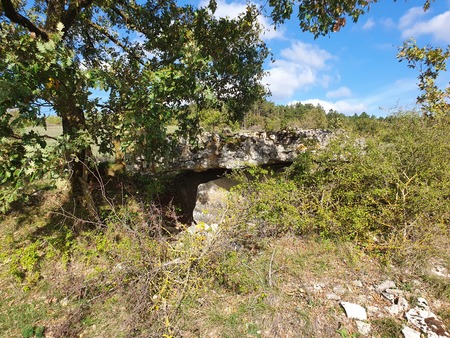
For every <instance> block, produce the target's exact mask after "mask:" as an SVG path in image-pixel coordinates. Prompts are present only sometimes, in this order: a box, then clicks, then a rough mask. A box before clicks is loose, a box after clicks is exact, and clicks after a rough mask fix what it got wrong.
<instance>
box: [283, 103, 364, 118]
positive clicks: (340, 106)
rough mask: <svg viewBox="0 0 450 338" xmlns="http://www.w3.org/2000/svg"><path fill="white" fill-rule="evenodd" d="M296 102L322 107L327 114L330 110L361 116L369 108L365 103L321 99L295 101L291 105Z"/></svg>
mask: <svg viewBox="0 0 450 338" xmlns="http://www.w3.org/2000/svg"><path fill="white" fill-rule="evenodd" d="M296 102H300V103H302V104H312V105H314V106H318V105H320V106H321V107H322V108H323V109H324V110H325V111H326V112H327V113H328V112H329V111H330V109H333V110H336V111H337V112H339V113H342V114H346V115H353V114H355V113H356V114H361V113H362V112H364V111H366V110H367V106H366V105H365V104H364V103H356V102H354V101H353V100H351V101H345V100H339V101H335V102H332V101H325V100H320V99H310V100H304V101H294V102H291V103H292V104H294V103H296Z"/></svg>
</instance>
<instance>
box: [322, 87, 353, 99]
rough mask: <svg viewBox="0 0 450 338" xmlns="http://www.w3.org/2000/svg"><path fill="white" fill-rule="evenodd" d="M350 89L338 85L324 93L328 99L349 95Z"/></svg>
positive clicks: (350, 93) (350, 94)
mask: <svg viewBox="0 0 450 338" xmlns="http://www.w3.org/2000/svg"><path fill="white" fill-rule="evenodd" d="M352 94H353V93H352V91H351V89H350V88H348V87H339V88H338V89H336V90H331V91H328V92H327V93H326V97H327V98H329V99H335V98H338V97H350V96H352Z"/></svg>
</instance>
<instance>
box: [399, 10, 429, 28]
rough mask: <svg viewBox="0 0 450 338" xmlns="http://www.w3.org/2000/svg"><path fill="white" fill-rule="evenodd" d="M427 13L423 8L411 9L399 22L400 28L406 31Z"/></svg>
mask: <svg viewBox="0 0 450 338" xmlns="http://www.w3.org/2000/svg"><path fill="white" fill-rule="evenodd" d="M424 15H425V12H424V10H423V8H422V7H412V8H410V9H409V10H408V11H407V12H406V13H405V14H404V15H403V16H402V17H401V18H400V20H399V22H398V27H399V28H400V29H401V30H404V29H406V28H408V27H410V26H411V25H412V24H414V23H415V22H416V21H417V20H418V19H419V18H421V17H423V16H424Z"/></svg>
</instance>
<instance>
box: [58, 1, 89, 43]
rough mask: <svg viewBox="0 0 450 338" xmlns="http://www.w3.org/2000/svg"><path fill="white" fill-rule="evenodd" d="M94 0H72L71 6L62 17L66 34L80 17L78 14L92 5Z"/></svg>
mask: <svg viewBox="0 0 450 338" xmlns="http://www.w3.org/2000/svg"><path fill="white" fill-rule="evenodd" d="M93 2H94V0H85V1H80V2H77V1H71V3H70V5H69V8H68V9H67V11H66V13H65V14H64V18H63V19H62V23H63V24H64V35H65V34H66V33H67V31H68V30H69V29H70V27H72V25H73V23H74V22H75V20H76V19H77V17H78V14H79V13H80V11H81V10H82V9H83V8H87V7H90V6H91V5H92V3H93Z"/></svg>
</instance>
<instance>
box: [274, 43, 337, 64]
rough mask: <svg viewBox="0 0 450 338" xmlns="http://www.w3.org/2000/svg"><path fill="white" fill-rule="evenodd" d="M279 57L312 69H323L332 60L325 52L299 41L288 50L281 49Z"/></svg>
mask: <svg viewBox="0 0 450 338" xmlns="http://www.w3.org/2000/svg"><path fill="white" fill-rule="evenodd" d="M281 56H283V57H284V58H285V59H287V60H289V61H291V62H295V63H301V64H303V65H305V66H308V67H310V68H314V69H323V68H324V67H325V62H326V61H327V60H329V59H331V58H332V56H331V54H330V53H328V52H327V51H326V50H324V49H320V48H319V47H317V46H315V45H312V44H309V43H304V42H301V41H295V42H294V43H292V44H291V47H290V48H286V49H283V50H282V51H281Z"/></svg>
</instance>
